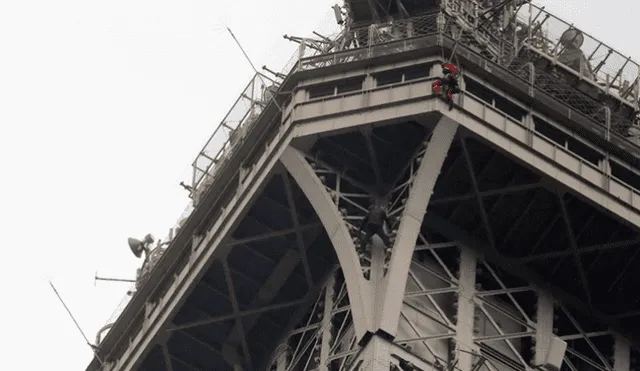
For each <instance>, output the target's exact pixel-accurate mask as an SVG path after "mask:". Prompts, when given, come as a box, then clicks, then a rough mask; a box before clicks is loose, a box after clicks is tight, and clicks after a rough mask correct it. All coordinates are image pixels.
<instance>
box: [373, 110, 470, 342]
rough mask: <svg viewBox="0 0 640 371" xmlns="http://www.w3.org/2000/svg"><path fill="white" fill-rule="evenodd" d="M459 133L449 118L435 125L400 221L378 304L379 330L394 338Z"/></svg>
mask: <svg viewBox="0 0 640 371" xmlns="http://www.w3.org/2000/svg"><path fill="white" fill-rule="evenodd" d="M457 130H458V124H457V123H456V122H454V121H452V120H449V119H446V118H442V119H441V120H440V121H439V122H438V123H437V124H436V127H435V129H434V130H433V133H432V134H431V138H430V139H429V142H428V144H427V147H426V151H425V153H424V155H423V156H422V159H420V166H419V168H418V171H417V173H416V175H415V178H414V179H413V182H412V184H411V188H410V190H409V197H408V199H407V202H406V205H405V208H404V210H403V213H402V217H401V218H400V226H399V227H398V233H397V237H396V240H395V243H394V246H393V252H392V255H391V262H390V263H389V270H388V271H387V274H386V276H385V281H384V284H383V285H384V286H383V287H384V296H383V297H384V301H383V303H380V304H378V305H381V307H382V318H381V319H380V323H379V327H380V329H381V330H383V331H385V332H387V333H388V334H389V335H392V336H395V335H396V333H397V330H398V321H399V319H400V311H401V309H402V297H403V295H404V287H405V286H406V284H407V274H408V272H409V267H410V265H411V258H412V256H413V251H414V249H415V246H416V241H417V239H418V234H419V233H420V228H421V227H422V220H423V218H424V215H425V213H426V211H427V206H428V205H429V200H430V198H431V195H432V194H433V189H434V187H435V184H436V181H437V180H438V176H439V175H440V171H441V168H442V165H443V164H444V160H445V158H446V157H447V154H448V152H449V149H450V148H451V143H452V142H453V139H454V137H455V135H456V132H457Z"/></svg>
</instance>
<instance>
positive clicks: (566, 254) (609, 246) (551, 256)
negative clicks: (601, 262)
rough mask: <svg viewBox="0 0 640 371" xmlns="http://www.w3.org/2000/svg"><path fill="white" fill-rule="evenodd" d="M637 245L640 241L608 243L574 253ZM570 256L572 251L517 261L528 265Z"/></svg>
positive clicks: (579, 248)
mask: <svg viewBox="0 0 640 371" xmlns="http://www.w3.org/2000/svg"><path fill="white" fill-rule="evenodd" d="M638 244H640V239H634V240H624V241H617V242H609V243H604V244H598V245H590V246H581V247H577V248H576V252H577V254H578V255H584V254H589V253H594V252H598V251H605V250H615V249H624V248H627V247H630V246H633V245H638ZM638 251H640V250H638ZM571 254H573V250H563V251H553V252H548V253H543V254H537V255H533V256H526V257H523V258H519V260H520V261H522V262H523V263H530V262H533V261H539V260H549V259H557V258H562V257H567V256H569V255H571Z"/></svg>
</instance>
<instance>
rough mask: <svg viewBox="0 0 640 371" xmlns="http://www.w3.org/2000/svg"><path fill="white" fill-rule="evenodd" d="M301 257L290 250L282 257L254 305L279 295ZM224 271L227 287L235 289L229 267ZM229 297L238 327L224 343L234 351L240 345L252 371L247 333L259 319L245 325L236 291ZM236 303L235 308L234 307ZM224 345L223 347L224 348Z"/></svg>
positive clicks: (259, 292)
mask: <svg viewBox="0 0 640 371" xmlns="http://www.w3.org/2000/svg"><path fill="white" fill-rule="evenodd" d="M300 260H301V256H300V254H299V253H298V252H297V251H294V250H289V251H287V253H286V254H285V255H284V256H283V257H282V259H281V260H280V261H279V262H278V265H277V266H276V267H275V269H274V270H273V272H272V273H271V274H270V275H269V277H267V279H266V281H265V282H264V284H263V285H262V287H260V289H259V290H258V294H257V295H256V297H255V298H254V300H253V302H252V305H256V304H259V303H268V302H270V301H271V300H273V298H275V296H276V295H277V294H278V291H279V290H280V288H281V287H282V285H284V284H285V283H286V281H287V280H288V279H289V277H290V276H291V274H293V272H294V270H295V268H296V266H297V265H298V263H300ZM224 264H225V263H224V262H223V269H224V270H225V277H226V279H227V285H228V286H229V290H231V289H233V281H232V280H231V274H230V272H228V271H229V269H228V266H227V267H226V268H224ZM229 295H230V297H231V304H232V307H233V308H234V309H233V310H234V312H235V314H236V316H235V317H236V326H235V327H234V328H233V329H232V330H231V332H230V333H229V336H228V337H227V340H226V341H225V342H224V345H226V346H229V347H230V348H231V349H234V348H235V347H236V346H237V345H238V344H240V345H241V346H242V348H243V353H244V356H245V358H246V361H247V366H248V367H249V368H250V369H252V368H253V367H252V365H251V360H250V359H249V358H248V357H249V347H248V344H247V342H246V333H247V332H250V331H251V329H252V328H253V326H255V325H256V323H257V322H258V317H252V318H249V319H248V320H247V321H245V322H244V323H243V322H242V320H241V319H240V317H239V316H238V313H240V309H239V307H238V302H237V298H236V295H235V290H234V291H230V292H229ZM234 301H235V306H234ZM224 345H223V347H224Z"/></svg>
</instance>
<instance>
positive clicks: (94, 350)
mask: <svg viewBox="0 0 640 371" xmlns="http://www.w3.org/2000/svg"><path fill="white" fill-rule="evenodd" d="M49 285H50V286H51V288H52V289H53V292H54V293H55V294H56V296H57V297H58V300H59V301H60V303H61V304H62V306H63V307H64V309H65V310H66V311H67V313H68V314H69V317H71V320H72V321H73V323H74V324H75V325H76V328H77V329H78V331H80V334H81V335H82V337H83V338H84V341H85V342H86V343H87V345H88V346H89V348H91V351H92V352H93V355H95V357H96V359H97V360H98V362H100V365H102V366H104V362H103V361H102V359H101V358H100V356H99V355H98V347H97V346H95V345H93V344H91V342H89V339H88V338H87V335H85V334H84V331H82V328H80V325H79V324H78V321H76V318H75V317H74V316H73V314H72V313H71V311H70V310H69V307H67V304H65V302H64V300H62V297H61V296H60V294H59V293H58V290H56V287H55V286H54V285H53V282H51V281H49Z"/></svg>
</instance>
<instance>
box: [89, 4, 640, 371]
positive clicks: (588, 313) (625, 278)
mask: <svg viewBox="0 0 640 371" xmlns="http://www.w3.org/2000/svg"><path fill="white" fill-rule="evenodd" d="M399 3H400V4H402V5H404V6H405V8H407V7H410V6H412V4H413V5H415V4H418V3H417V2H416V3H415V4H414V3H412V2H410V1H400V2H399ZM364 4H365V2H357V1H356V0H353V1H350V2H348V3H347V9H346V11H345V13H347V14H348V21H347V22H345V27H344V28H343V29H342V30H341V31H340V32H339V33H338V35H337V36H336V37H335V38H334V39H333V40H332V41H331V42H327V41H326V40H321V39H318V40H309V39H306V40H303V41H302V42H301V44H300V48H299V51H298V53H297V54H296V57H295V58H294V59H293V63H291V64H290V65H288V66H287V67H286V68H285V70H284V71H283V74H284V75H286V78H284V79H270V78H268V77H267V76H265V75H256V76H255V77H254V78H253V79H252V80H251V81H250V83H249V84H248V85H247V88H246V89H245V91H244V93H243V94H242V95H241V96H240V97H239V99H238V101H237V103H236V104H235V105H234V106H233V108H232V110H231V111H230V113H229V114H228V115H227V116H226V117H225V119H224V120H223V122H222V123H221V124H220V126H219V127H218V128H217V129H216V131H215V133H214V134H213V136H212V138H211V139H210V140H209V141H208V142H207V144H206V146H205V148H204V149H203V150H202V151H201V153H200V154H199V155H198V157H197V158H196V161H195V162H194V178H193V185H192V187H193V190H194V191H193V193H192V197H193V201H194V208H193V211H189V212H190V214H189V217H188V219H186V221H185V222H184V225H183V226H182V228H180V230H179V232H178V233H177V234H176V235H175V236H173V237H172V241H171V244H170V246H169V247H168V249H167V250H166V252H165V253H164V255H163V257H162V258H161V260H160V261H159V262H158V264H157V266H156V268H155V269H154V270H153V271H152V272H151V274H150V276H149V278H148V281H147V282H146V283H145V284H144V285H143V287H141V288H140V290H139V291H138V292H137V293H136V294H135V295H134V296H133V298H132V299H131V301H130V302H129V303H128V305H127V308H125V310H124V311H123V313H122V314H121V315H120V316H119V318H118V320H117V321H116V322H115V324H114V325H113V327H112V328H111V330H110V332H109V333H108V334H107V336H106V337H105V339H104V340H103V341H102V342H101V343H100V346H99V355H100V356H101V358H103V359H104V360H105V362H106V363H105V365H104V366H103V368H102V369H103V370H105V371H107V370H109V371H110V370H118V371H120V370H127V371H128V370H138V369H139V370H168V371H174V370H176V371H177V370H208V369H215V370H231V369H245V370H253V369H256V370H258V369H259V370H262V369H267V368H272V369H277V370H292V369H305V370H306V369H309V370H311V369H316V368H318V369H331V370H334V369H336V370H341V369H343V368H345V369H355V368H358V367H361V368H363V369H374V368H375V369H386V368H385V367H387V366H388V367H392V368H393V367H398V368H402V369H406V367H405V366H406V363H407V362H410V363H411V364H413V365H414V366H416V367H417V369H422V370H427V369H433V368H439V367H440V366H441V365H454V366H452V367H455V368H458V369H461V370H463V371H468V370H471V369H475V370H490V371H494V370H500V371H502V370H528V369H530V368H531V367H532V365H533V366H537V365H542V364H544V362H547V361H548V360H547V358H548V355H549V354H550V352H549V349H548V347H549V344H550V341H557V340H561V341H564V342H565V343H566V344H567V352H566V353H565V354H564V357H562V358H563V360H564V363H563V365H562V367H563V369H569V370H578V369H587V368H588V369H600V370H605V371H610V370H612V369H615V370H630V369H632V367H633V366H632V359H634V358H635V357H638V356H639V355H640V354H639V351H638V345H639V344H640V338H639V335H638V334H640V317H639V315H640V298H639V297H638V295H637V294H636V292H637V287H639V285H640V276H639V275H638V274H636V273H635V272H638V271H640V260H638V259H637V256H638V254H639V251H640V250H638V247H640V246H639V245H640V234H639V231H640V171H638V159H639V158H640V149H639V147H638V146H637V144H636V134H635V133H636V127H637V122H636V114H637V111H638V98H639V94H638V85H639V84H638V82H639V80H638V64H637V63H636V62H634V61H632V60H631V59H630V58H628V57H623V56H622V55H621V54H620V53H617V52H615V51H614V50H612V49H611V48H609V47H607V46H606V45H605V44H604V43H602V42H599V41H596V40H595V39H592V38H591V37H590V36H588V35H587V34H586V33H584V32H582V31H578V30H575V29H574V28H572V27H571V26H570V25H569V24H567V23H565V22H563V21H561V20H559V19H558V18H556V17H554V16H553V15H551V14H548V13H547V12H545V11H544V10H543V9H540V8H537V7H536V6H534V5H531V4H519V5H518V6H511V7H508V6H506V7H505V6H503V7H499V8H493V7H489V6H486V5H483V4H486V3H478V2H473V1H442V2H437V3H436V2H434V3H433V4H432V5H429V6H430V7H429V8H428V9H425V10H424V12H423V13H422V14H418V15H414V14H415V13H409V14H407V16H405V17H400V16H395V15H394V14H395V13H394V14H391V15H389V14H387V15H386V17H387V18H388V17H389V16H391V17H395V18H392V20H391V21H389V20H388V19H383V18H385V17H382V16H381V15H378V17H379V18H380V19H381V20H379V21H372V20H374V18H373V17H372V14H373V12H371V8H370V9H369V13H367V11H366V9H365V8H364ZM423 4H424V3H423ZM429 4H431V3H429ZM374 5H375V4H374ZM398 9H399V8H398ZM411 9H413V8H411ZM420 10H421V11H422V9H420ZM488 11H491V12H495V13H496V15H495V16H494V17H493V18H487V14H492V13H488ZM408 15H411V16H408ZM487 19H489V20H487ZM367 22H368V23H367ZM545 27H546V30H545ZM567 30H569V31H570V32H568V33H567V32H565V31H567ZM552 34H555V35H557V38H554V37H553V36H551V35H552ZM567 35H569V36H567ZM579 38H581V39H582V41H581V42H579V43H576V40H577V39H579ZM578 44H580V46H579V47H576V45H578ZM454 50H455V53H452V52H453V51H454ZM599 51H604V54H603V55H600V52H599ZM451 55H453V58H454V59H455V61H456V63H457V64H458V65H459V66H460V67H461V68H462V71H463V74H462V88H463V92H462V93H461V94H459V96H458V97H457V98H456V102H455V103H456V104H455V107H454V108H453V109H452V110H449V109H448V107H447V106H446V103H445V102H444V101H442V99H441V97H439V96H436V95H434V94H432V92H431V82H432V81H433V80H434V79H436V78H438V77H439V74H440V69H439V64H440V63H442V62H443V61H445V60H447V59H448V58H449V56H451ZM576 56H577V57H576ZM572 58H573V59H572ZM381 189H384V190H385V196H387V198H388V200H389V207H390V214H391V216H392V217H393V219H394V220H395V222H394V223H393V225H391V226H389V233H390V234H391V236H392V239H393V241H394V243H393V246H391V247H389V246H387V247H384V246H381V245H380V241H378V240H374V243H373V246H372V247H371V249H361V248H359V247H358V242H357V241H358V239H357V227H358V226H359V223H360V220H362V219H363V217H364V215H365V213H366V210H367V208H368V207H369V204H370V198H371V196H373V195H374V194H376V193H377V192H380V190H381ZM403 288H404V290H403ZM373 308H380V309H379V310H374V309H373ZM318 313H322V315H318ZM314 344H315V345H314ZM380 349H386V350H380ZM372 354H373V355H372ZM376 354H377V356H376ZM372 357H373V358H375V357H378V358H379V359H384V361H383V362H382V361H381V362H382V363H384V364H386V365H387V366H384V367H377V368H376V367H374V366H373V365H372V364H371V363H367V362H368V361H367V360H369V361H370V360H371V359H373V358H372ZM380 357H382V358H380ZM385 357H386V358H385ZM403 362H404V363H403ZM403 364H404V365H405V366H403ZM438 365H440V366H438ZM99 369H100V364H99V362H98V360H97V359H96V360H94V361H93V362H92V364H91V365H90V366H89V368H88V370H91V371H93V370H99Z"/></svg>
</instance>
